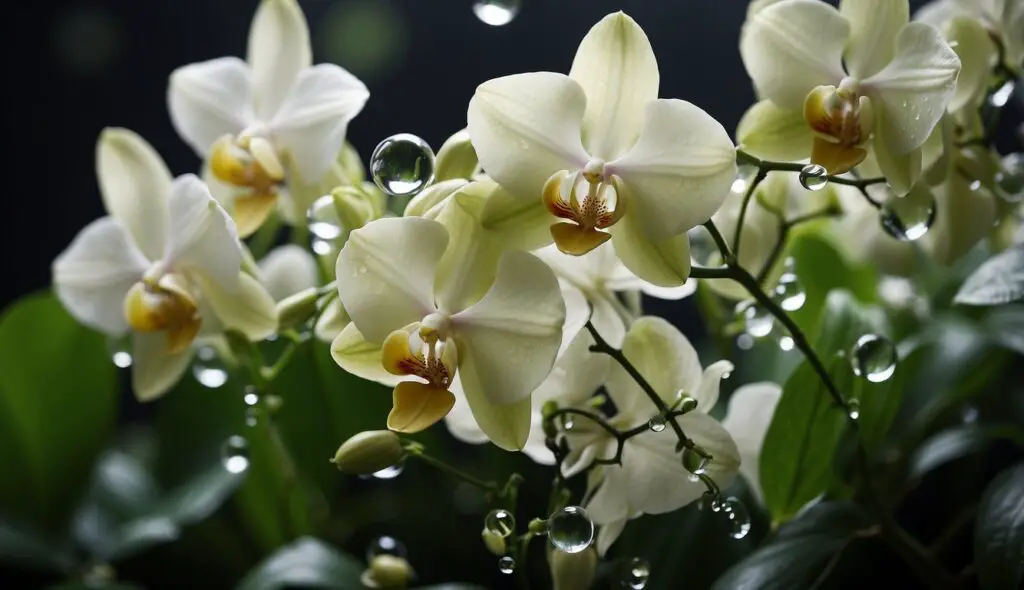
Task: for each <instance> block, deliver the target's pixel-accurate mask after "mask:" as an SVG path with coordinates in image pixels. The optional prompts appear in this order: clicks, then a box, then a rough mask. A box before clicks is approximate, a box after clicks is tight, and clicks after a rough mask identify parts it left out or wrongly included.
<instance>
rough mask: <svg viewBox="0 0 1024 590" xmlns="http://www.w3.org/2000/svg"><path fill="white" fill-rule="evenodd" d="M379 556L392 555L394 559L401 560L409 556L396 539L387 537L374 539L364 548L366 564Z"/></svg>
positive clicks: (403, 546)
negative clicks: (399, 558)
mask: <svg viewBox="0 0 1024 590" xmlns="http://www.w3.org/2000/svg"><path fill="white" fill-rule="evenodd" d="M379 555H393V556H395V557H401V558H402V559H405V558H407V557H408V556H409V554H408V552H407V551H406V550H405V545H403V544H402V542H401V541H399V540H398V539H396V538H394V537H392V536H389V535H381V536H379V537H376V538H374V539H373V540H372V541H370V545H369V546H368V547H367V548H366V561H367V563H369V562H371V561H373V558H374V557H377V556H379Z"/></svg>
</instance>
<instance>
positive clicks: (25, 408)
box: [0, 293, 118, 531]
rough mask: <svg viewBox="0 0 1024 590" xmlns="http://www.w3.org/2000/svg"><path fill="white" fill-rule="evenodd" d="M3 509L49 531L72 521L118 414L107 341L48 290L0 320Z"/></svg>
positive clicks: (22, 302) (0, 482)
mask: <svg viewBox="0 0 1024 590" xmlns="http://www.w3.org/2000/svg"><path fill="white" fill-rule="evenodd" d="M0 375H3V379H0V449H4V468H3V470H2V472H0V511H2V512H8V513H12V514H19V515H22V516H23V517H24V518H25V519H26V520H31V521H32V522H33V523H35V524H38V525H39V526H40V527H41V528H44V529H46V530H51V531H52V530H56V529H58V528H60V527H62V526H64V525H66V523H67V518H68V516H69V514H70V512H71V510H72V508H73V505H74V502H75V500H76V498H77V497H78V495H79V494H80V493H81V492H82V489H83V488H84V487H85V485H86V482H87V481H88V478H89V470H90V469H91V468H92V463H93V460H94V458H95V457H96V456H97V455H98V454H99V453H100V451H101V450H102V449H103V446H104V444H105V443H106V441H107V439H108V437H109V436H110V434H111V432H112V430H113V428H114V423H115V421H116V417H117V399H118V386H117V374H116V370H115V367H114V365H113V363H111V361H110V357H109V355H108V353H107V348H106V340H105V338H104V337H103V336H102V335H100V334H98V333H96V332H93V331H92V330H89V329H88V328H85V327H83V326H81V325H79V324H78V323H77V322H76V321H75V320H74V319H73V318H72V317H71V316H70V315H68V314H67V312H65V311H64V308H63V307H61V305H60V303H59V302H58V301H57V300H56V298H55V297H53V295H51V294H50V293H37V294H34V295H29V296H27V297H24V298H22V299H20V300H19V301H18V302H16V303H15V304H14V305H13V306H11V307H10V308H8V309H7V310H6V311H5V312H4V314H3V316H2V317H0Z"/></svg>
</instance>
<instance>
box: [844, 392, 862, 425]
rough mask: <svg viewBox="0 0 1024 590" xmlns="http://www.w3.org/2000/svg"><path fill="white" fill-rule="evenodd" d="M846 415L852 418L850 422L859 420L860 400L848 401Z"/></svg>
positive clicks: (851, 399) (852, 399)
mask: <svg viewBox="0 0 1024 590" xmlns="http://www.w3.org/2000/svg"><path fill="white" fill-rule="evenodd" d="M846 413H847V415H849V416H850V420H859V419H860V400H859V399H857V398H855V397H853V398H850V399H848V400H846Z"/></svg>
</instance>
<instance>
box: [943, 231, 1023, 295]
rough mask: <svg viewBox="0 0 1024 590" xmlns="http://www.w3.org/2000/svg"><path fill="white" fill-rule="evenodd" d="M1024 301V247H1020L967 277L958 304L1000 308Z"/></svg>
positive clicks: (982, 266) (1000, 255) (994, 258)
mask: <svg viewBox="0 0 1024 590" xmlns="http://www.w3.org/2000/svg"><path fill="white" fill-rule="evenodd" d="M1020 299H1024V244H1017V245H1015V246H1013V247H1011V248H1008V249H1006V250H1004V251H1002V252H1000V253H999V254H996V255H995V256H993V257H992V258H990V259H988V260H987V261H985V263H984V264H982V265H981V266H980V267H979V268H978V269H977V270H975V271H974V273H973V274H972V275H971V276H969V277H967V280H966V281H964V284H963V285H962V286H961V287H960V291H958V292H957V294H956V298H955V299H954V302H955V303H960V304H963V305H1001V304H1003V303H1010V302H1011V301H1017V300H1020Z"/></svg>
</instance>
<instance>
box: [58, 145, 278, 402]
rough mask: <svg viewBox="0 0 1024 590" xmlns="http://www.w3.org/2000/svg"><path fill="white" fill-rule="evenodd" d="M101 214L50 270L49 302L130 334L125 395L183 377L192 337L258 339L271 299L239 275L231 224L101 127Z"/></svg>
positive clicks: (194, 189)
mask: <svg viewBox="0 0 1024 590" xmlns="http://www.w3.org/2000/svg"><path fill="white" fill-rule="evenodd" d="M96 167H97V175H98V177H99V183H100V190H101V193H102V195H103V203H104V205H105V206H106V209H107V212H108V213H109V216H107V217H103V218H100V219H98V220H96V221H94V222H92V223H90V224H89V225H88V226H86V227H85V229H83V230H82V231H81V232H80V233H79V234H78V236H77V237H76V238H75V240H74V241H73V242H72V243H71V245H70V246H68V248H67V250H65V251H64V252H63V253H62V254H61V255H60V256H58V257H57V259H56V260H55V261H54V263H53V283H54V289H55V291H56V293H57V296H58V297H59V298H60V300H61V302H62V303H63V304H64V306H65V307H66V308H67V309H68V311H69V312H71V314H72V315H74V316H75V317H76V318H77V319H78V320H79V321H81V322H82V323H84V324H87V325H89V326H91V327H93V328H95V329H97V330H100V331H102V332H104V333H106V334H109V335H111V336H121V335H123V334H125V333H126V332H128V331H129V330H130V331H131V332H132V388H133V390H134V391H135V395H136V396H137V397H138V398H139V399H140V400H143V401H148V400H152V399H155V398H156V397H159V396H160V395H162V394H164V393H165V392H166V391H167V390H168V389H170V388H171V387H173V386H174V384H175V383H176V382H177V381H178V379H179V378H180V377H181V375H182V373H184V371H185V369H186V368H187V367H188V363H189V360H190V359H191V344H192V342H193V340H195V339H196V337H197V336H200V337H201V336H205V335H213V334H217V333H219V332H221V331H222V330H223V329H224V328H232V329H235V330H238V331H241V332H243V333H244V334H245V335H246V336H248V337H249V338H252V339H254V340H259V339H263V338H265V337H267V336H269V335H270V334H272V333H273V332H274V331H275V330H276V328H277V316H276V312H275V309H274V301H273V299H272V298H271V297H270V295H269V294H268V293H267V292H266V290H265V289H264V288H263V287H262V286H261V285H260V284H259V282H258V281H257V280H256V279H254V278H253V277H251V276H250V275H248V274H245V273H243V272H241V265H242V251H241V245H240V244H239V242H238V236H237V233H236V231H235V225H234V223H233V222H232V221H231V218H230V217H228V215H227V213H226V212H225V211H224V210H223V209H221V208H220V206H219V205H218V204H217V202H216V201H215V200H214V199H213V197H211V196H210V192H209V190H208V189H207V188H206V185H204V184H203V183H202V181H200V180H199V179H198V178H196V177H195V176H193V175H191V174H189V175H185V176H181V177H179V178H177V179H174V180H172V178H171V174H170V172H169V171H168V170H167V167H166V165H165V164H164V163H163V161H162V160H161V159H160V156H158V155H157V153H156V152H155V151H154V150H153V148H152V147H150V145H149V144H148V143H146V142H145V141H144V140H143V139H142V138H141V137H139V136H138V135H136V134H135V133H133V132H131V131H128V130H125V129H106V130H104V132H103V134H102V135H101V136H100V140H99V144H98V146H97V158H96Z"/></svg>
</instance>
